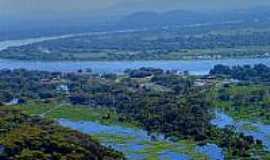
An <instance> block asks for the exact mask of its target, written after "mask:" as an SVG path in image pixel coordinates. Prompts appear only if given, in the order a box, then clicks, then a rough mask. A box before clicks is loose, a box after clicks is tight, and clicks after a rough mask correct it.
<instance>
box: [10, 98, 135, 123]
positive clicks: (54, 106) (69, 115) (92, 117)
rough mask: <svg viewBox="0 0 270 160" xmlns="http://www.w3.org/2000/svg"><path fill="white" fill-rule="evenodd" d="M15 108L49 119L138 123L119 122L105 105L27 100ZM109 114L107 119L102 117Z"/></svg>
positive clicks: (114, 113) (116, 116)
mask: <svg viewBox="0 0 270 160" xmlns="http://www.w3.org/2000/svg"><path fill="white" fill-rule="evenodd" d="M14 107H15V108H16V109H19V110H22V111H23V112H25V113H26V114H29V115H42V114H44V113H46V114H45V117H47V118H49V119H60V118H64V119H70V120H74V121H94V122H97V123H101V124H106V125H108V124H117V125H121V126H125V127H132V128H133V127H137V126H138V124H136V123H135V122H134V123H131V122H128V123H127V122H123V123H122V122H119V121H118V119H119V117H118V114H117V113H116V112H114V111H112V110H110V109H108V108H106V107H99V108H93V107H85V106H72V105H68V104H58V103H42V102H29V103H26V104H23V105H17V106H14ZM107 114H110V118H109V119H104V118H103V117H104V116H105V115H107Z"/></svg>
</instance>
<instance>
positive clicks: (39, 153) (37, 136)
mask: <svg viewBox="0 0 270 160" xmlns="http://www.w3.org/2000/svg"><path fill="white" fill-rule="evenodd" d="M0 128H1V131H0V145H1V146H2V147H3V150H2V151H3V152H2V153H1V154H0V159H1V160H13V159H17V160H36V159H39V160H60V159H66V160H91V159H93V160H114V159H119V160H120V159H124V158H123V155H122V154H120V153H117V152H115V151H113V150H111V149H108V148H105V147H103V146H101V145H100V144H99V143H98V142H96V141H95V140H93V139H92V138H91V137H89V136H88V135H84V134H82V133H79V132H76V131H72V130H69V129H65V128H62V127H59V126H58V125H56V124H55V123H54V122H51V121H47V120H43V119H40V118H38V117H29V116H27V115H24V114H22V113H21V112H19V111H16V110H11V109H7V108H4V107H0Z"/></svg>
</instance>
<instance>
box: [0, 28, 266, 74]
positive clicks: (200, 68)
mask: <svg viewBox="0 0 270 160" xmlns="http://www.w3.org/2000/svg"><path fill="white" fill-rule="evenodd" d="M134 31H136V30H123V31H115V32H134ZM106 33H107V32H96V33H82V34H69V35H62V36H55V37H40V38H31V39H23V40H9V41H0V51H1V50H4V49H7V48H9V47H19V46H23V45H28V44H33V43H38V42H43V41H49V40H54V39H61V38H68V37H74V36H81V35H94V34H106ZM257 63H263V64H266V65H269V66H270V58H265V59H257V58H249V59H246V58H243V59H224V60H177V61H113V62H111V61H106V62H100V61H84V62H78V61H74V62H72V61H69V62H67V61H61V62H44V61H18V60H6V59H0V69H3V68H6V69H16V68H24V69H28V70H44V71H61V72H75V71H77V70H79V69H86V68H91V69H92V70H93V71H94V72H96V73H122V72H123V71H125V70H126V69H128V68H129V69H136V68H140V67H154V68H161V69H164V70H180V71H189V72H190V73H191V74H207V73H208V72H209V70H210V69H211V68H212V67H213V66H214V65H216V64H224V65H229V66H232V65H244V64H250V65H253V64H257Z"/></svg>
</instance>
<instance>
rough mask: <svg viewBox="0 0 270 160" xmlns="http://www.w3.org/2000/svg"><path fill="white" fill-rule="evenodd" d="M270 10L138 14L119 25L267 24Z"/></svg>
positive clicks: (132, 26) (124, 19) (136, 26)
mask: <svg viewBox="0 0 270 160" xmlns="http://www.w3.org/2000/svg"><path fill="white" fill-rule="evenodd" d="M269 20H270V8H264V7H261V8H253V9H246V10H234V11H227V12H214V11H213V12H200V13H199V12H191V11H183V10H174V11H169V12H165V13H157V12H138V13H134V14H131V15H128V16H126V17H124V18H122V19H121V20H120V21H119V22H118V23H117V25H118V26H121V27H123V28H138V27H160V26H171V25H193V24H203V23H205V24H206V23H209V24H220V23H225V22H239V23H240V22H242V23H244V22H266V21H269Z"/></svg>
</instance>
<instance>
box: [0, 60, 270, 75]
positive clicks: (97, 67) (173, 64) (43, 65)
mask: <svg viewBox="0 0 270 160" xmlns="http://www.w3.org/2000/svg"><path fill="white" fill-rule="evenodd" d="M258 63H263V64H266V65H268V66H270V58H265V59H259V58H258V59H256V58H253V59H224V60H178V61H163V60H162V61H105V62H101V61H84V62H78V61H74V62H72V61H62V62H44V61H19V60H6V59H0V69H16V68H24V69H27V70H43V71H59V72H76V71H78V70H79V69H87V68H91V69H92V70H93V72H96V73H123V72H124V71H125V70H126V69H137V68H140V67H154V68H161V69H164V70H180V71H189V73H190V74H195V75H202V74H208V72H209V71H210V69H211V68H213V66H214V65H216V64H224V65H229V66H233V65H244V64H250V65H254V64H258Z"/></svg>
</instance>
